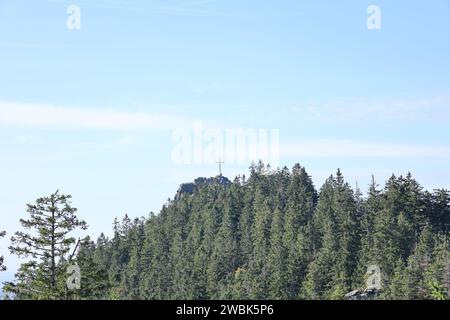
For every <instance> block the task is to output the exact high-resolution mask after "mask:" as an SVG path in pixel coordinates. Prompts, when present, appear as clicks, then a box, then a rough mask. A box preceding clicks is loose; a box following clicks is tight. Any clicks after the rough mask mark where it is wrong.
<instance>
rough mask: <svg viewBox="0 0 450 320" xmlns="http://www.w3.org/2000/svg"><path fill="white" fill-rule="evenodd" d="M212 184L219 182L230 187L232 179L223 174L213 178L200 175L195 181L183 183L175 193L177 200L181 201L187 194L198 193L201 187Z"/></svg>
mask: <svg viewBox="0 0 450 320" xmlns="http://www.w3.org/2000/svg"><path fill="white" fill-rule="evenodd" d="M211 184H218V185H221V186H224V187H228V186H230V185H231V181H230V180H229V179H228V178H227V177H224V176H222V175H220V176H217V177H212V178H204V177H200V178H197V179H195V181H194V182H189V183H183V184H181V185H180V187H179V188H178V191H177V193H176V194H175V198H174V200H175V201H180V200H181V199H183V198H184V197H185V196H186V195H192V194H194V193H196V192H197V191H198V190H199V188H202V187H205V186H208V185H211Z"/></svg>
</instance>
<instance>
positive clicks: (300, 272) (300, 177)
mask: <svg viewBox="0 0 450 320" xmlns="http://www.w3.org/2000/svg"><path fill="white" fill-rule="evenodd" d="M288 195H289V198H288V203H287V208H286V217H285V219H284V221H285V222H284V234H283V244H284V247H285V248H286V255H287V256H286V273H287V274H286V280H287V295H288V297H289V299H295V298H296V297H297V296H298V293H299V290H300V285H301V282H302V279H303V277H304V271H305V270H304V269H305V265H304V262H305V261H304V258H305V255H306V253H305V252H303V251H302V249H301V248H299V247H303V248H304V249H306V247H305V246H303V243H299V235H300V232H301V231H300V230H302V229H304V228H305V226H306V225H307V224H308V223H309V222H310V220H311V218H312V216H313V214H314V210H315V206H316V203H317V192H316V190H315V188H314V185H313V183H312V180H311V177H310V176H309V175H308V174H307V173H306V170H305V168H303V167H301V166H300V165H299V164H296V165H295V166H294V168H293V169H292V177H291V180H290V183H289V188H288ZM302 236H304V234H302ZM304 240H305V241H306V238H305V239H304ZM302 241H303V240H302ZM301 260H303V263H302V261H301Z"/></svg>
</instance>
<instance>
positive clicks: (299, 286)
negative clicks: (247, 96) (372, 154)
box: [16, 162, 450, 299]
mask: <svg viewBox="0 0 450 320" xmlns="http://www.w3.org/2000/svg"><path fill="white" fill-rule="evenodd" d="M449 227H450V195H449V193H448V192H447V191H445V190H436V191H435V192H433V193H430V192H427V191H424V190H423V189H422V187H421V186H420V185H419V184H418V183H417V182H416V181H415V180H414V179H413V178H412V176H411V175H410V174H408V175H407V176H406V177H403V176H400V177H396V176H392V177H391V178H390V179H389V180H388V181H387V182H386V185H385V187H384V188H379V187H378V185H377V184H376V182H375V180H374V179H373V181H372V183H371V185H370V186H369V191H368V195H367V197H364V196H363V195H362V194H361V192H360V191H359V189H358V188H356V190H353V189H352V187H351V186H350V185H349V184H348V183H346V182H345V180H344V177H343V175H342V173H341V172H340V170H338V171H337V173H336V175H333V176H331V177H330V178H328V179H327V180H326V182H325V183H324V185H323V186H322V187H321V189H320V192H317V191H316V189H315V187H314V185H313V183H312V179H311V177H310V176H309V175H308V174H307V172H306V170H305V168H303V167H301V166H300V165H295V166H294V167H293V169H292V170H291V171H290V170H288V169H287V168H283V169H280V170H271V169H270V168H269V167H266V166H264V164H262V163H261V162H260V163H258V164H257V165H252V166H251V168H250V177H249V178H248V179H246V178H245V177H237V178H236V179H235V180H234V182H233V183H232V184H231V185H227V186H225V185H222V184H220V183H218V182H217V181H216V182H211V183H205V184H202V185H199V187H198V188H197V190H196V191H195V193H194V194H192V195H186V196H183V197H181V198H179V199H177V200H169V201H168V203H166V204H165V205H164V206H163V208H162V209H161V211H160V212H159V214H153V213H152V214H150V216H149V217H148V218H147V219H135V220H131V219H130V218H129V217H128V216H125V217H124V219H122V221H119V220H117V219H116V220H115V222H114V225H113V236H112V238H111V239H109V238H107V237H105V236H104V235H101V236H100V237H99V238H98V240H97V241H96V242H92V241H90V240H89V241H85V242H83V243H82V245H81V248H80V250H79V251H78V254H77V257H76V261H77V263H78V265H79V266H80V268H81V273H82V275H83V279H82V286H81V287H82V288H81V290H80V292H78V293H77V294H76V295H74V296H72V298H78V299H343V298H344V296H345V294H346V293H348V292H350V291H352V290H354V289H364V287H365V281H366V280H367V276H366V271H367V267H368V266H369V265H374V264H375V265H378V266H379V267H380V269H381V270H382V285H383V289H382V291H381V296H380V298H383V299H448V290H449V278H448V275H449V274H450V263H449V262H450V260H449V247H448V243H449V241H448V238H449ZM61 261H63V260H62V259H61ZM37 262H39V261H37ZM62 264H63V262H61V266H62ZM58 270H63V268H62V267H61V268H58ZM22 274H23V275H24V277H23V279H22V278H20V277H21V275H22ZM19 280H20V281H18V283H20V284H23V285H28V284H29V283H31V284H32V285H33V288H37V287H38V286H37V284H38V283H40V282H42V284H48V283H49V282H48V280H49V278H48V273H45V272H44V269H42V268H39V264H37V263H35V264H29V265H23V266H22V268H21V270H20V272H19ZM29 281H31V282H29ZM16 297H17V296H16ZM27 297H29V296H20V298H27ZM31 297H36V296H35V295H33V296H31ZM47 297H51V296H50V295H47Z"/></svg>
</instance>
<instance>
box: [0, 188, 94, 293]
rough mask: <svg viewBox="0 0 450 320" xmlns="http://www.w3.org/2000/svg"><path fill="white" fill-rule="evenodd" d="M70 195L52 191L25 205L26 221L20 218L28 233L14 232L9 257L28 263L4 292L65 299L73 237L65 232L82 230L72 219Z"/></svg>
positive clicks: (83, 223) (85, 226)
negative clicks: (27, 259)
mask: <svg viewBox="0 0 450 320" xmlns="http://www.w3.org/2000/svg"><path fill="white" fill-rule="evenodd" d="M70 199H71V196H69V195H67V196H66V195H63V194H59V192H58V191H56V192H55V193H54V194H52V195H50V196H48V197H42V198H39V199H37V200H36V203H34V204H28V205H27V212H28V214H29V218H28V219H20V223H21V225H22V226H23V227H24V228H25V229H26V230H29V232H22V231H18V232H16V233H15V234H14V236H13V237H12V238H11V243H12V245H11V246H10V247H9V249H10V251H11V253H12V254H15V255H17V256H18V257H21V258H29V259H30V260H29V261H28V262H26V263H24V264H22V265H21V266H20V268H19V270H18V272H17V274H16V281H15V282H13V283H7V284H6V285H5V287H4V291H5V292H6V293H7V294H11V295H13V296H14V297H15V298H18V299H62V298H64V296H65V280H66V268H67V265H68V263H67V259H66V256H67V255H68V253H69V250H70V248H71V246H72V245H73V244H75V238H73V237H70V236H69V233H70V232H71V231H73V230H74V229H76V228H82V229H86V228H87V225H86V223H85V222H84V221H82V220H79V219H78V218H77V217H76V211H77V209H76V208H73V207H72V206H71V202H70Z"/></svg>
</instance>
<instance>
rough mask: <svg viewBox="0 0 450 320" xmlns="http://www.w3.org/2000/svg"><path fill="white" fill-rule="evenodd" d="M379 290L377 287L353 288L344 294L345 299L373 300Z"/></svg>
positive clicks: (378, 293) (377, 295)
mask: <svg viewBox="0 0 450 320" xmlns="http://www.w3.org/2000/svg"><path fill="white" fill-rule="evenodd" d="M379 295H380V291H379V290H377V289H366V290H364V291H362V290H354V291H352V292H349V293H347V294H346V295H345V299H346V300H375V299H377V298H378V297H379Z"/></svg>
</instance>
